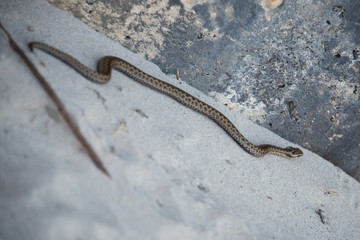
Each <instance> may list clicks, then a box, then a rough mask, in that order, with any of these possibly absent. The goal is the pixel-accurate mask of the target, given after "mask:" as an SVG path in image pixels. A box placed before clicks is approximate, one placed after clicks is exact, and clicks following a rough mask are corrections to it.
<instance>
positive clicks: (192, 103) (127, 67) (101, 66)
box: [29, 42, 303, 158]
mask: <svg viewBox="0 0 360 240" xmlns="http://www.w3.org/2000/svg"><path fill="white" fill-rule="evenodd" d="M29 47H30V49H31V50H32V51H33V49H34V48H38V49H40V50H42V51H44V52H47V53H48V54H51V55H53V56H54V57H56V58H58V59H60V60H62V61H63V62H65V63H66V64H68V65H69V66H71V67H72V68H74V69H75V70H76V71H78V72H79V73H80V74H81V75H83V76H84V77H85V78H87V79H89V80H91V81H93V82H95V83H100V84H105V83H107V82H108V81H109V80H110V78H111V70H112V69H113V68H114V69H116V70H118V71H120V72H122V73H124V74H125V75H127V76H128V77H130V78H132V79H134V80H135V81H137V82H139V83H141V84H143V85H145V86H147V87H149V88H152V89H154V90H156V91H158V92H160V93H163V94H166V95H168V96H169V97H171V98H173V99H175V100H176V101H178V102H179V103H181V104H183V105H184V106H186V107H188V108H191V109H193V110H195V111H197V112H199V113H201V114H203V115H205V116H207V117H208V118H210V119H211V120H213V121H214V122H216V123H217V124H218V125H219V126H220V127H221V128H223V129H224V130H225V131H226V132H227V133H228V134H229V135H230V136H231V137H232V138H233V139H234V140H235V141H236V142H237V143H238V144H239V145H240V147H242V148H243V149H244V150H245V151H246V152H248V153H249V154H251V155H253V156H255V157H262V156H264V155H266V154H274V155H279V156H282V157H286V158H298V157H301V156H302V155H303V152H302V151H301V150H300V149H299V148H294V147H286V148H280V147H277V146H273V145H268V144H265V145H254V144H252V143H251V142H250V141H249V140H247V139H246V138H245V137H244V136H243V135H242V134H241V133H240V131H239V130H238V129H237V128H236V127H235V126H234V124H232V122H231V121H230V120H229V119H228V118H227V117H225V116H224V114H222V113H221V112H219V111H218V110H216V109H215V108H213V107H211V106H210V105H208V104H206V103H204V102H203V101H201V100H199V99H197V98H195V97H193V96H192V95H190V94H188V93H186V92H185V91H183V90H181V89H180V88H178V87H175V86H173V85H171V84H169V83H166V82H164V81H162V80H160V79H158V78H155V77H153V76H150V75H149V74H147V73H144V72H143V71H141V70H140V69H138V68H136V67H135V66H133V65H132V64H130V63H128V62H126V61H124V60H122V59H120V58H117V57H113V56H105V57H102V58H101V59H100V60H99V61H98V71H97V72H96V71H93V70H91V69H90V68H88V67H86V66H85V65H84V64H82V63H81V62H79V61H78V60H76V59H75V58H73V57H71V56H70V55H68V54H66V53H64V52H62V51H60V50H58V49H56V48H53V47H51V46H49V45H46V44H44V43H40V42H31V43H30V44H29Z"/></svg>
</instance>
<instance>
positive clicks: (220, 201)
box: [0, 0, 360, 240]
mask: <svg viewBox="0 0 360 240" xmlns="http://www.w3.org/2000/svg"><path fill="white" fill-rule="evenodd" d="M59 23H61V24H59ZM0 24H1V26H2V27H3V28H0V93H1V94H0V98H1V101H0V213H1V214H0V239H4V240H7V239H19V240H21V239H26V240H32V239H34V240H35V239H36V240H43V239H44V240H45V239H46V240H53V239H55V240H56V239H61V240H63V239H110V240H111V239H114V240H115V239H144V236H145V237H146V238H147V239H160V240H161V239H289V236H291V238H292V239H360V184H359V183H358V182H357V181H355V180H354V179H353V178H352V177H350V176H349V175H347V174H346V173H344V172H343V171H342V170H341V169H339V168H337V167H335V166H334V165H333V164H331V163H329V162H328V161H325V160H324V159H323V158H321V157H319V156H318V155H316V154H314V153H312V152H310V151H308V150H306V149H303V150H304V156H303V157H302V158H300V159H297V160H293V161H290V160H287V159H283V158H280V157H278V156H266V157H264V158H259V159H258V158H254V157H252V156H249V155H248V154H247V153H246V152H244V151H243V150H242V149H241V148H239V147H238V146H237V145H236V144H235V143H234V141H233V140H232V139H231V138H230V137H229V136H228V135H227V134H226V133H225V132H224V131H223V130H222V129H221V128H219V127H217V125H216V124H215V123H213V122H212V121H210V120H209V119H207V118H205V117H204V116H202V115H200V114H198V113H196V112H193V111H191V110H190V109H187V108H185V107H183V106H182V105H180V104H178V103H177V102H175V101H174V100H172V99H170V98H168V97H166V96H163V95H161V94H159V93H157V92H155V91H152V90H150V89H148V88H146V87H143V86H141V85H139V84H137V83H136V82H134V81H132V80H131V79H129V78H127V77H126V76H124V75H123V74H120V73H118V72H114V73H113V78H112V81H110V82H109V83H108V84H105V85H98V84H94V83H91V82H89V81H86V80H85V79H84V78H83V77H81V76H80V75H79V74H78V73H77V72H75V71H74V70H73V69H71V68H69V67H68V66H67V65H65V64H63V63H62V62H60V61H59V60H57V59H55V58H53V57H51V56H49V55H48V54H46V53H43V52H41V51H35V52H30V51H29V49H28V47H27V44H28V43H29V42H30V41H34V40H37V41H42V42H46V43H48V44H50V45H53V46H55V47H57V48H59V49H61V50H63V51H66V52H68V53H70V54H71V55H73V56H74V57H76V58H78V59H79V60H80V61H81V62H83V63H84V64H85V65H87V66H89V67H93V68H95V65H96V60H98V59H99V58H100V57H101V56H104V55H108V54H112V55H116V56H119V57H121V58H124V59H126V60H127V61H129V62H130V63H133V64H134V65H136V66H137V67H139V68H140V69H142V70H144V71H146V72H147V73H149V74H151V75H153V76H155V77H158V78H161V79H162V80H164V81H167V82H169V83H172V84H174V85H176V86H178V87H180V88H182V89H184V90H185V91H187V92H189V93H190V94H192V95H194V96H196V97H198V98H200V99H201V100H203V101H205V102H206V103H208V104H210V105H213V106H214V107H216V108H217V109H219V110H221V111H222V112H223V113H224V114H225V115H226V116H228V117H229V118H230V119H231V120H232V121H233V122H234V124H235V125H236V126H237V127H238V128H239V129H240V130H241V131H242V132H243V133H244V135H245V136H246V137H248V138H249V139H250V140H251V141H253V142H254V143H255V144H262V143H274V144H277V145H280V146H287V145H294V144H293V143H289V142H288V141H286V140H284V139H282V138H281V137H279V136H277V135H275V134H274V133H272V132H270V131H268V130H267V129H265V128H262V127H260V126H258V125H256V124H254V123H252V122H251V121H248V120H246V119H243V118H241V116H239V114H237V113H235V112H234V111H230V110H228V109H227V108H226V107H225V106H223V104H220V103H217V102H215V101H214V99H212V98H210V97H207V96H205V95H203V94H202V93H201V92H199V91H198V90H196V89H194V88H192V87H190V86H189V85H187V84H186V83H184V82H182V81H178V80H176V79H175V78H174V77H169V76H166V75H165V74H164V73H162V72H161V71H160V70H159V68H158V67H157V66H156V65H154V64H152V63H150V62H147V61H145V60H144V59H143V58H142V57H140V56H139V55H137V54H134V53H132V52H130V51H128V50H127V49H125V48H123V47H122V46H120V44H118V43H116V42H114V41H112V40H110V39H109V38H106V37H105V36H103V35H102V34H100V33H98V32H96V31H94V30H93V29H91V28H89V27H88V26H87V25H85V24H84V23H83V22H81V21H79V20H77V19H76V18H74V17H72V16H71V15H70V14H68V13H67V12H64V11H61V10H59V9H58V8H55V7H54V6H53V5H51V4H49V3H48V2H46V1H42V0H9V1H0ZM4 29H5V30H7V31H8V32H9V35H10V37H11V39H13V40H14V41H15V42H16V43H17V44H18V45H19V47H20V48H21V51H22V52H23V53H24V54H26V56H27V57H28V58H29V59H30V61H31V62H32V63H33V64H34V65H35V67H36V69H38V71H39V72H40V73H41V75H42V76H43V77H44V78H45V79H46V81H47V82H48V83H49V84H50V86H51V87H52V89H54V91H55V93H56V94H57V95H58V97H59V98H60V100H61V101H62V103H63V104H64V106H65V108H66V109H67V111H68V112H69V113H70V115H71V117H72V118H73V119H74V121H75V123H76V125H77V126H78V127H79V128H80V130H81V132H82V134H83V135H84V136H85V137H86V139H87V140H88V141H89V143H90V145H91V147H92V148H93V149H94V150H95V151H96V152H97V154H98V155H99V157H100V159H101V160H102V161H103V163H104V166H105V167H106V169H107V170H108V171H109V173H110V175H111V178H108V177H107V176H106V175H104V174H103V173H102V172H101V171H99V170H98V169H97V168H96V167H95V166H94V165H93V164H92V162H91V161H90V159H89V157H88V155H87V154H86V152H85V151H84V148H83V145H82V144H81V143H80V142H79V141H77V139H76V138H75V137H74V135H73V132H72V131H71V130H70V128H69V126H68V125H67V124H66V123H65V121H64V119H63V118H62V115H61V113H60V112H59V111H58V108H57V107H56V106H55V104H54V102H52V101H50V99H49V97H48V95H47V94H46V91H45V89H43V88H42V87H41V86H40V85H39V83H38V81H37V78H35V76H34V75H33V74H32V72H31V71H29V69H28V68H27V67H26V65H25V64H24V62H23V59H22V58H20V57H19V56H18V54H17V53H16V52H14V50H13V48H12V46H11V45H10V44H9V39H8V36H7V35H6V34H5V33H4V31H5V30H4ZM79 43H81V44H79ZM123 122H125V123H126V125H125V126H124V127H123V128H122V129H121V130H120V131H118V132H117V133H115V134H114V132H116V131H115V130H116V129H117V128H118V127H119V126H121V125H122V123H123Z"/></svg>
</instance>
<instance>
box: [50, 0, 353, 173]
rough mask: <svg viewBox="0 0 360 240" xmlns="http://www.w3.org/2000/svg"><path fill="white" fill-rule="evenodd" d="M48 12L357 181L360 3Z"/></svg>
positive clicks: (124, 4) (97, 5)
mask: <svg viewBox="0 0 360 240" xmlns="http://www.w3.org/2000/svg"><path fill="white" fill-rule="evenodd" d="M49 2H51V3H52V4H54V5H55V6H57V7H59V8H61V9H63V10H66V11H68V12H70V13H71V14H72V15H74V16H76V17H77V18H78V19H80V20H81V21H83V22H85V23H86V24H87V25H89V26H91V27H92V28H94V29H96V30H97V31H99V32H101V33H103V34H105V35H106V36H108V37H110V38H111V39H114V40H115V41H118V42H120V43H121V44H122V45H123V46H125V47H126V48H128V49H130V50H132V51H134V52H136V53H138V54H140V55H141V56H144V57H145V58H146V59H148V60H151V61H152V62H154V63H155V64H157V65H158V66H159V67H160V69H161V70H162V71H163V72H165V73H168V74H174V73H175V72H176V71H177V70H179V72H180V76H181V77H182V79H183V80H184V81H185V82H186V83H188V84H190V85H191V86H193V87H195V88H197V89H198V90H200V91H202V92H203V93H205V94H207V95H208V96H212V97H214V98H215V99H216V100H217V101H219V102H221V103H223V104H225V105H227V106H228V107H229V109H232V110H233V111H237V112H238V113H241V115H242V116H246V117H247V118H248V119H250V120H252V121H254V122H256V123H258V124H260V125H261V126H264V127H266V128H268V129H269V130H271V131H273V132H275V133H277V134H278V135H280V136H282V137H284V138H285V139H288V140H289V141H292V142H295V143H297V144H299V145H300V146H302V147H305V148H307V149H309V150H311V151H312V152H315V153H317V154H319V155H321V156H322V157H324V158H325V159H327V160H329V161H330V162H332V163H334V164H335V165H337V166H339V167H340V168H342V169H343V170H344V171H345V172H347V173H348V174H349V175H351V176H353V177H354V178H355V179H358V180H360V121H359V119H360V95H359V90H358V89H359V86H360V82H359V79H360V58H359V55H360V28H359V25H360V14H359V9H360V1H351V0H330V1H308V0H298V1H283V0H257V1H252V0H225V1H214V0H207V1H204V0H191V1H189V0H163V1H153V0H143V1H129V0H99V1H66V0H49Z"/></svg>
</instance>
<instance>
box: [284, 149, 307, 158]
mask: <svg viewBox="0 0 360 240" xmlns="http://www.w3.org/2000/svg"><path fill="white" fill-rule="evenodd" d="M285 152H286V153H285V155H286V157H288V158H299V157H301V156H302V155H304V153H303V152H302V151H301V150H300V149H299V148H294V147H286V148H285Z"/></svg>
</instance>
